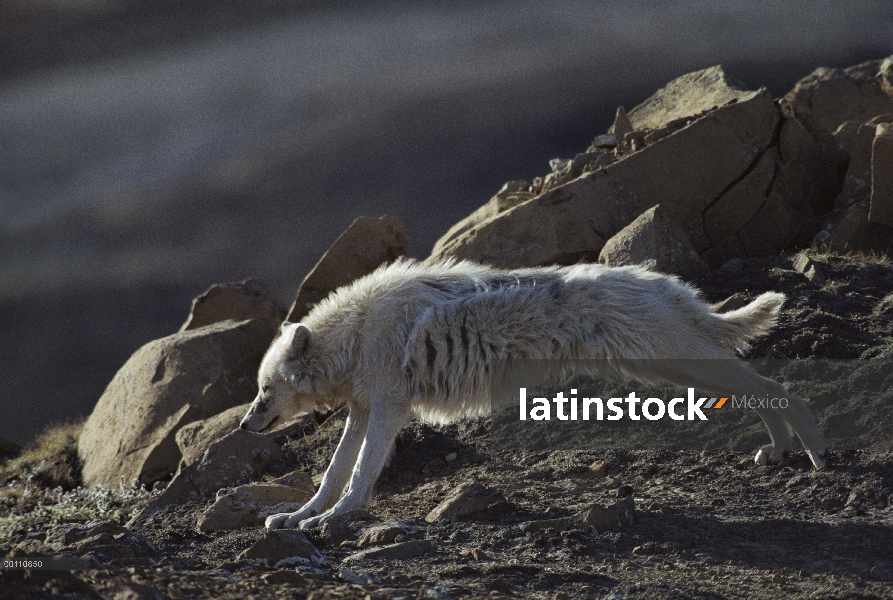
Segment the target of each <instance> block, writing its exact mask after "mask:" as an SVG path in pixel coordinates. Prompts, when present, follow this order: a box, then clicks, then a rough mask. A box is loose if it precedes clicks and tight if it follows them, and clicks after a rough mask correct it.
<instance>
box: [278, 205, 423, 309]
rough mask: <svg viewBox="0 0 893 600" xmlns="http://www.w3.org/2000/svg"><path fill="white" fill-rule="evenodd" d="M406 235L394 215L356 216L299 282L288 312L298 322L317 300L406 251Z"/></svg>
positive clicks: (407, 242) (407, 244)
mask: <svg viewBox="0 0 893 600" xmlns="http://www.w3.org/2000/svg"><path fill="white" fill-rule="evenodd" d="M408 249H409V238H407V237H406V231H405V229H404V227H403V223H402V222H401V221H400V220H399V219H395V218H394V217H386V216H385V217H379V218H377V219H375V218H372V217H360V218H358V219H357V220H355V221H354V222H353V223H351V225H350V227H348V228H347V229H346V230H345V231H344V233H342V234H341V236H340V237H339V238H338V239H337V240H335V243H334V244H332V245H331V246H330V247H329V249H328V250H326V253H325V254H324V255H323V257H322V258H321V259H320V260H319V262H318V263H316V266H315V267H313V270H312V271H310V273H309V274H308V275H307V277H305V278H304V281H302V282H301V287H300V288H299V289H298V295H297V297H296V298H295V301H294V303H293V304H292V306H291V310H289V312H288V320H289V321H291V322H293V323H298V322H300V321H301V319H303V318H304V317H305V316H306V315H307V313H309V312H310V309H312V308H313V307H314V306H315V305H316V303H317V302H319V301H321V300H323V299H324V298H325V297H326V296H328V295H329V294H330V293H332V292H333V291H335V290H336V289H338V288H340V287H341V286H344V285H347V284H348V283H350V282H352V281H353V280H355V279H358V278H360V277H362V276H364V275H368V274H369V273H371V272H372V271H374V270H375V269H377V268H378V267H379V266H381V265H383V264H388V263H392V262H394V261H395V260H397V259H398V258H400V257H401V256H404V255H405V254H406V251H407V250H408Z"/></svg>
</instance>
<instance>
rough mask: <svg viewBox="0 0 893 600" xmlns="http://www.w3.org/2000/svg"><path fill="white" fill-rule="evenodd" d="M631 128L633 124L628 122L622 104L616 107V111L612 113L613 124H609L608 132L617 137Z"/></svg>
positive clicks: (620, 136)
mask: <svg viewBox="0 0 893 600" xmlns="http://www.w3.org/2000/svg"><path fill="white" fill-rule="evenodd" d="M632 130H633V124H632V123H630V121H629V117H628V116H627V115H626V109H624V108H623V107H622V106H618V107H617V113H616V114H615V115H614V124H613V125H611V129H610V130H609V131H610V133H613V134H614V136H615V137H616V138H617V139H620V138H622V137H623V136H624V135H625V134H627V133H630V132H631V131H632Z"/></svg>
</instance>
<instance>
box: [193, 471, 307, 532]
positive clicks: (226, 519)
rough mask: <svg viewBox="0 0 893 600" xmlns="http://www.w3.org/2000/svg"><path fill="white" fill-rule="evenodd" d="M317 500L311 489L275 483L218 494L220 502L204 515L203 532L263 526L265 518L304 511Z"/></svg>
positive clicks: (201, 526) (202, 518) (250, 485)
mask: <svg viewBox="0 0 893 600" xmlns="http://www.w3.org/2000/svg"><path fill="white" fill-rule="evenodd" d="M312 496H313V490H312V487H311V488H310V489H307V488H303V489H298V488H293V487H289V486H287V485H277V484H272V483H252V484H248V485H242V486H239V487H236V488H224V489H222V490H220V491H218V492H217V501H216V502H215V503H214V504H213V505H212V506H211V507H210V508H209V509H208V511H207V512H206V513H205V514H204V515H202V517H201V518H200V520H199V524H198V530H199V531H203V532H208V531H221V530H226V529H240V528H242V527H250V526H255V525H260V524H261V523H263V521H264V518H265V517H267V516H269V515H272V514H275V513H284V512H294V511H296V510H298V509H300V508H301V507H302V506H304V504H306V502H307V501H308V500H310V498H311V497H312Z"/></svg>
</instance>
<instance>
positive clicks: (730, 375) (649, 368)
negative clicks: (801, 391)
mask: <svg viewBox="0 0 893 600" xmlns="http://www.w3.org/2000/svg"><path fill="white" fill-rule="evenodd" d="M642 372H643V373H644V374H647V375H650V376H654V375H658V376H659V377H661V378H663V379H666V380H667V381H669V382H671V383H675V384H677V385H682V386H690V387H696V388H699V389H703V390H709V391H711V392H713V393H719V394H724V395H727V396H732V395H735V394H740V393H741V392H743V391H746V392H747V393H748V394H755V395H757V397H759V398H762V397H769V398H787V400H788V405H787V407H785V408H780V407H779V408H770V407H761V408H759V409H758V410H757V413H758V414H759V415H760V417H761V418H762V419H763V422H764V423H765V424H766V428H767V429H768V430H769V436H770V437H771V438H772V444H770V445H769V446H764V447H762V448H760V450H759V451H758V452H757V455H756V457H755V460H756V461H757V462H763V461H764V460H765V461H766V462H773V461H780V460H781V459H782V458H783V457H784V455H785V454H786V453H787V452H790V450H791V448H792V441H791V433H790V429H789V428H788V426H790V428H793V430H794V433H796V434H797V437H799V438H800V441H801V442H803V447H804V448H806V453H807V454H808V455H809V458H810V460H811V461H812V464H813V465H815V467H816V468H817V469H821V468H822V467H824V466H825V464H826V456H827V452H828V446H827V445H826V444H825V438H824V436H823V435H822V431H821V430H820V429H819V427H818V425H816V422H815V418H814V417H813V415H812V411H810V410H809V407H808V406H807V405H806V403H805V402H804V401H803V400H802V399H801V398H798V397H797V396H794V395H792V394H791V393H789V392H788V391H787V390H786V389H785V388H784V386H782V385H781V384H780V383H778V382H776V381H773V380H771V379H767V378H766V377H763V376H762V375H759V374H757V373H755V372H753V371H751V370H750V369H749V368H747V366H745V364H744V363H742V362H740V361H738V360H737V359H735V360H733V359H728V360H706V361H699V360H656V361H650V362H648V363H645V364H644V366H643V367H642Z"/></svg>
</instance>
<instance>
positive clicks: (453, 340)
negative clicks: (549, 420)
mask: <svg viewBox="0 0 893 600" xmlns="http://www.w3.org/2000/svg"><path fill="white" fill-rule="evenodd" d="M783 301H784V296H783V295H782V294H777V293H771V292H769V293H765V294H763V295H761V296H759V297H758V298H756V299H755V300H754V301H753V302H751V303H750V304H749V305H747V306H745V307H743V308H740V309H738V310H735V311H732V312H729V313H725V314H717V313H714V312H712V311H711V310H710V307H709V305H708V304H706V303H705V302H704V301H703V300H702V299H701V298H700V297H699V296H698V292H697V291H696V290H695V289H694V288H692V287H689V286H687V285H686V284H684V283H682V282H681V281H680V280H678V279H676V278H675V277H671V276H667V275H662V274H659V273H654V272H651V271H648V270H645V269H642V268H640V267H619V268H610V267H605V266H602V265H591V264H580V265H575V266H571V267H544V268H531V269H522V270H518V271H502V270H497V269H493V268H489V267H486V266H482V265H478V264H474V263H471V262H464V261H463V262H453V261H446V262H440V263H435V264H425V263H418V262H414V261H409V260H403V261H398V262H396V263H394V264H392V265H390V266H386V267H382V268H379V269H378V270H376V271H375V272H373V273H372V274H370V275H368V276H366V277H363V278H361V279H359V280H357V281H355V282H353V283H352V284H350V285H348V286H345V287H343V288H341V289H339V290H337V291H336V292H334V293H333V294H331V295H330V296H329V297H328V298H326V299H325V300H323V301H322V302H320V303H319V304H318V305H317V306H316V307H314V308H313V310H312V311H311V312H310V314H308V315H307V316H306V317H305V318H304V320H303V322H301V323H297V324H295V323H288V322H286V323H283V324H282V329H281V332H280V335H279V336H278V337H277V338H276V339H275V340H274V341H273V343H272V345H271V346H270V349H269V350H268V351H267V354H266V356H265V357H264V359H263V361H262V363H261V366H260V369H259V372H258V387H259V392H258V395H257V398H256V399H255V400H254V403H253V404H252V405H251V408H250V409H249V411H248V414H247V415H245V418H244V419H243V420H242V423H241V426H242V427H243V428H244V429H248V430H250V431H262V430H264V429H266V428H268V427H270V426H271V425H272V424H273V423H274V422H276V421H278V420H280V419H287V418H291V417H294V416H297V415H300V414H306V413H309V412H311V411H313V410H314V409H318V410H321V409H329V408H334V407H336V406H340V405H342V404H346V405H347V406H348V407H349V414H348V418H347V423H346V425H345V428H344V434H343V437H342V438H341V442H340V443H339V444H338V448H337V450H336V451H335V455H334V457H333V458H332V463H331V465H329V468H328V470H327V471H326V473H325V476H324V477H323V479H322V482H321V484H320V486H319V491H318V492H317V493H316V495H315V496H313V498H312V499H311V500H310V501H309V502H307V504H306V505H305V506H303V507H302V508H301V509H300V510H298V511H297V512H293V513H283V514H275V515H272V516H270V517H268V518H267V520H266V526H267V527H268V528H270V529H276V528H279V527H301V528H304V529H306V528H310V527H314V526H317V525H320V524H322V523H323V522H325V521H326V520H328V519H330V518H331V517H333V516H335V515H338V514H342V513H344V512H347V511H350V510H355V509H358V508H363V507H365V505H366V503H367V502H368V499H369V497H370V495H371V492H372V486H373V485H374V483H375V481H376V480H377V479H378V476H379V474H380V472H381V470H382V467H383V466H384V464H385V461H386V459H387V457H388V453H389V451H390V449H391V447H392V445H393V443H394V440H395V438H396V436H397V434H398V433H399V432H400V430H401V428H403V426H404V425H406V424H407V422H408V421H409V419H410V417H411V415H412V414H413V413H415V414H416V415H418V416H419V417H420V418H421V419H423V420H425V421H427V422H434V423H445V422H448V421H454V420H456V419H459V418H461V417H467V416H479V415H486V414H488V413H489V411H490V382H489V379H488V368H487V366H488V364H489V363H490V362H491V361H494V360H498V359H506V358H560V359H581V358H582V359H609V360H617V361H622V360H625V359H661V358H686V359H734V358H735V351H742V350H744V349H746V348H747V347H748V342H749V340H751V339H753V338H754V337H755V336H758V335H760V334H762V333H765V332H767V331H768V330H769V329H770V328H771V327H772V326H773V325H774V324H775V320H776V317H777V314H778V311H779V309H780V307H781V304H782V302H783ZM698 362H700V363H701V364H703V365H704V366H705V367H706V366H708V365H711V364H715V362H711V361H678V364H677V361H642V362H641V363H640V364H644V365H646V368H648V367H647V365H649V364H651V365H660V366H659V367H653V369H654V370H660V372H652V373H648V372H643V373H639V374H640V375H642V376H643V377H644V378H646V379H647V378H651V379H663V380H667V381H670V382H672V383H675V384H679V385H683V386H690V387H694V388H698V389H702V390H708V391H710V392H713V393H719V394H726V395H732V394H734V393H736V390H737V391H738V393H740V390H741V389H742V388H744V387H745V386H749V389H758V390H760V391H762V392H763V393H765V394H771V395H772V396H774V397H787V398H789V399H790V401H789V405H788V407H787V408H785V409H779V408H776V409H771V408H758V409H756V410H757V412H758V413H759V415H760V417H761V418H762V420H763V422H764V423H765V424H766V427H767V428H768V429H769V435H770V437H771V439H772V443H771V444H769V445H767V446H764V447H763V448H761V449H760V450H759V451H758V452H757V455H756V461H757V462H759V463H764V464H765V463H769V462H778V461H780V460H781V459H782V458H783V456H784V455H785V454H786V453H787V452H789V451H790V450H791V449H792V445H793V442H792V435H793V433H796V434H797V436H798V437H799V438H800V440H801V441H802V443H803V445H804V447H805V448H806V451H807V452H808V454H809V457H810V459H811V460H812V462H813V463H814V465H815V466H816V467H817V468H820V467H822V466H824V464H825V460H824V457H825V452H826V446H825V442H824V439H823V437H822V433H821V431H820V430H819V429H818V427H817V426H816V424H815V421H814V419H813V417H812V414H811V413H810V411H809V409H808V408H807V407H806V404H805V403H804V402H803V401H802V400H800V399H798V398H793V397H791V394H790V393H788V392H786V390H785V389H784V388H783V387H782V386H781V385H780V384H778V383H776V382H774V381H771V380H769V379H765V378H763V377H761V376H759V375H757V374H755V373H754V372H753V371H751V370H750V369H748V368H747V367H746V366H745V365H744V363H743V362H740V361H738V360H725V361H722V364H723V365H731V367H729V368H725V369H723V371H724V372H721V373H720V372H718V371H717V370H716V369H714V368H704V367H701V368H698V367H697V366H692V365H697V364H698ZM674 365H676V366H674ZM686 365H687V366H686ZM792 429H793V431H792Z"/></svg>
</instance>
